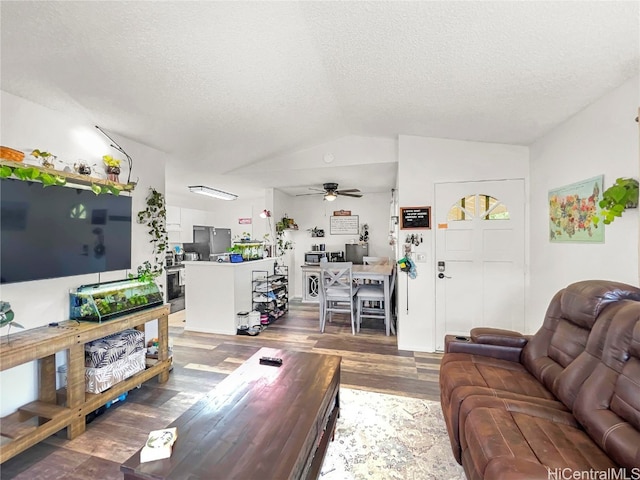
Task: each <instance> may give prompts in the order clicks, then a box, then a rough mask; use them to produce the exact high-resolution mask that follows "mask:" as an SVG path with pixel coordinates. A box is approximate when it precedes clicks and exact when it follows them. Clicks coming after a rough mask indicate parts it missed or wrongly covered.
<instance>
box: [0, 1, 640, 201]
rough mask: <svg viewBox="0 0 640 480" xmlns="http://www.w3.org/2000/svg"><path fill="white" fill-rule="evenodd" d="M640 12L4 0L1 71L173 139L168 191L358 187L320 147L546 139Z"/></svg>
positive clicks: (362, 169) (367, 184)
mask: <svg viewBox="0 0 640 480" xmlns="http://www.w3.org/2000/svg"><path fill="white" fill-rule="evenodd" d="M639 12H640V7H639V3H638V2H616V1H609V2H593V1H584V2H582V1H575V2H541V1H530V2H521V1H512V2H490V1H487V2H480V1H472V2H463V1H460V2H457V1H456V2H453V1H450V2H448V1H443V2H435V1H425V2H395V1H394V2H367V1H364V2H329V1H320V2H313V1H310V2H242V1H238V2H209V1H197V2H183V1H166V2H118V1H110V2H107V1H99V2H93V1H91V2H90V1H86V2H74V1H44V2H30V1H15V2H14V1H2V2H1V4H0V14H1V27H2V31H1V37H0V39H1V67H2V68H1V76H0V80H1V82H2V85H1V86H2V89H3V90H5V91H8V92H9V93H13V94H15V95H18V96H21V97H24V98H27V99H30V100H32V101H35V102H37V103H40V104H42V105H45V106H48V107H51V108H53V109H56V110H59V111H62V112H65V113H67V114H71V115H74V116H78V115H79V116H82V117H84V118H87V119H88V121H90V122H93V123H95V124H97V125H100V126H101V127H103V128H104V129H106V130H107V131H110V132H114V133H117V134H120V135H123V136H125V137H128V138H131V139H133V140H136V141H138V142H141V143H144V144H147V145H149V146H152V147H154V148H156V149H159V150H162V151H165V152H167V153H169V154H170V155H171V157H172V159H173V160H172V162H171V164H170V165H169V166H168V168H167V172H168V175H167V176H168V178H167V188H168V190H169V191H172V190H173V191H176V192H178V191H183V190H184V188H185V186H186V185H187V184H192V183H198V184H201V183H207V184H210V185H212V186H217V187H223V188H226V189H230V190H232V191H233V190H238V189H240V190H242V189H246V190H247V191H249V189H255V188H257V187H272V186H276V187H279V188H284V189H286V188H287V187H296V186H298V187H299V186H305V185H312V184H317V183H322V181H327V179H332V180H333V181H336V182H339V183H341V185H344V186H345V187H346V186H354V185H353V178H352V177H349V176H348V175H349V174H347V173H345V175H346V176H345V177H340V175H341V173H340V171H341V168H342V165H343V162H342V159H340V158H339V156H338V157H336V158H335V163H328V162H323V154H322V152H323V151H326V152H325V153H332V152H330V151H328V149H327V148H322V147H320V148H318V147H317V146H319V145H320V146H322V145H325V144H327V142H329V143H328V144H331V142H336V141H338V140H339V139H341V138H343V137H346V138H358V139H362V138H367V137H378V138H383V139H384V138H387V139H391V140H393V139H396V138H397V136H398V135H400V134H409V135H421V136H434V137H443V138H454V139H465V140H477V141H486V142H499V143H509V144H519V145H528V144H530V143H532V142H534V141H535V140H536V139H537V138H539V137H540V136H542V135H544V134H545V133H547V132H548V131H550V130H551V129H553V128H554V127H556V126H557V125H558V124H559V123H561V122H563V121H564V120H566V119H567V118H568V117H570V116H571V115H573V114H574V113H576V112H577V111H579V110H581V109H582V108H584V107H585V106H587V105H588V104H590V103H591V102H593V101H594V100H595V99H597V98H598V97H600V96H601V95H603V94H604V93H606V92H607V91H609V90H611V89H613V88H615V87H617V86H618V85H620V84H622V83H623V82H624V81H625V80H627V79H628V78H630V77H631V76H633V75H634V74H637V73H638V65H639V53H638V52H639V45H638V38H639ZM313 148H316V149H317V151H315V150H313ZM309 149H311V150H309ZM297 151H311V152H315V154H317V165H314V162H310V164H309V165H307V166H305V169H299V170H300V171H298V172H297V174H296V175H290V176H287V175H284V174H280V175H278V172H280V173H283V171H284V170H286V169H287V167H286V164H283V163H282V162H280V163H278V162H276V163H275V164H274V163H273V162H274V159H275V160H277V159H279V158H285V157H291V158H295V155H294V156H293V157H292V153H293V152H297ZM347 151H349V152H350V153H349V155H350V158H349V159H345V160H348V161H346V162H345V163H347V164H348V165H349V167H348V168H347V169H346V170H344V171H345V172H348V171H349V169H350V170H351V172H350V175H353V174H354V173H353V170H354V168H357V172H358V174H357V175H358V177H360V178H359V179H358V181H359V184H358V185H357V186H359V187H360V188H361V189H363V190H365V191H366V190H367V189H370V190H379V189H380V188H382V187H386V186H389V187H390V186H392V185H393V184H394V183H395V176H394V174H393V168H390V165H389V162H386V163H385V162H383V161H380V160H379V159H378V160H377V161H375V162H370V161H369V159H368V156H367V155H364V154H362V158H357V157H358V156H359V154H358V150H357V149H356V150H353V149H347ZM393 161H394V159H391V163H392V162H393ZM269 162H271V164H273V165H277V167H274V168H276V170H274V169H271V173H272V174H273V175H271V177H270V178H269V176H265V174H264V170H265V169H264V168H261V167H260V165H261V164H262V165H264V164H269ZM354 165H355V166H357V167H354ZM185 166H188V168H185ZM251 166H254V167H255V168H252V167H251ZM319 169H325V170H323V171H322V172H324V173H323V175H318V170H319ZM326 169H330V170H326ZM302 170H308V171H307V172H306V173H305V172H304V171H302ZM252 172H253V173H252ZM261 172H262V173H261ZM390 172H392V175H389V173H390ZM329 177H331V178H329ZM333 177H335V178H333ZM389 177H391V178H389ZM341 178H344V181H342V180H341ZM345 182H346V183H349V185H346V183H345ZM381 185H382V187H381Z"/></svg>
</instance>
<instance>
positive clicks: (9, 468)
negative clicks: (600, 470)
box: [0, 302, 442, 480]
mask: <svg viewBox="0 0 640 480" xmlns="http://www.w3.org/2000/svg"><path fill="white" fill-rule="evenodd" d="M184 314H185V312H184V311H179V312H177V313H175V314H173V315H171V316H170V319H169V323H170V327H169V328H170V335H171V340H172V342H173V358H174V362H173V363H174V368H173V371H172V373H171V375H170V376H169V381H168V382H166V383H164V384H162V385H160V384H158V383H157V382H156V381H155V380H152V381H150V382H147V383H146V384H144V385H142V387H141V388H139V389H135V390H132V391H131V392H130V394H129V396H128V398H127V399H126V400H125V401H124V402H118V403H115V404H114V405H113V406H111V408H109V409H107V410H106V412H105V413H103V414H102V415H100V416H98V417H97V418H96V419H95V420H94V421H93V422H92V423H91V424H89V425H88V426H87V430H86V432H85V433H84V434H82V435H80V436H79V437H77V438H75V439H74V440H67V439H66V435H65V431H64V430H62V431H61V432H59V433H58V434H56V435H54V436H52V437H50V438H49V439H47V440H45V441H43V442H41V443H39V444H38V445H36V446H34V447H32V448H30V449H28V450H26V451H25V452H23V453H22V454H20V455H18V456H16V457H14V458H12V459H11V460H9V461H7V462H5V463H4V464H2V465H1V466H0V478H2V479H3V480H4V479H25V480H34V479H42V480H54V479H60V480H62V479H65V480H66V479H70V480H75V479H78V480H81V479H82V480H84V479H95V480H110V479H122V474H121V473H120V464H121V463H122V462H124V461H125V460H127V459H128V458H129V457H130V456H131V455H132V454H133V453H134V452H135V451H136V450H138V448H140V446H141V445H142V444H143V443H144V441H145V440H146V438H147V434H148V432H149V431H150V430H155V429H159V428H164V427H165V426H166V425H168V424H169V423H171V422H172V421H173V420H174V419H175V418H177V417H178V416H180V414H182V412H184V411H185V410H186V409H187V408H189V407H190V406H191V405H192V404H193V403H195V402H196V401H197V400H198V399H199V398H201V397H202V396H203V395H204V394H205V393H207V392H208V391H210V390H211V389H212V388H213V387H215V386H216V385H217V384H218V383H219V382H220V381H221V380H222V379H223V378H225V377H226V376H227V375H228V374H229V373H231V372H233V371H234V370H235V369H236V368H237V367H238V366H239V365H240V364H242V363H243V362H244V361H245V360H246V359H247V358H249V357H250V356H251V355H253V354H254V353H255V352H256V351H257V350H258V349H260V348H261V347H275V348H287V349H291V350H297V351H307V352H316V353H331V354H337V355H341V356H342V366H341V373H342V375H341V385H342V386H344V387H348V388H354V389H360V390H370V391H376V392H382V393H390V394H394V395H403V396H409V397H416V398H423V399H428V400H433V401H438V400H439V389H438V372H439V368H440V359H441V357H442V355H440V354H428V353H419V352H411V351H403V350H398V348H397V337H395V336H389V337H387V336H386V335H385V334H384V326H383V322H381V321H376V320H367V321H365V322H363V328H362V330H361V332H360V333H359V334H357V335H355V336H353V335H351V323H350V320H349V318H348V317H347V316H346V315H335V316H334V321H333V322H331V323H330V322H327V326H326V329H325V333H320V332H319V331H318V307H317V305H309V304H301V303H299V302H298V303H296V302H292V304H291V309H290V311H289V313H288V314H286V315H284V316H283V317H281V318H280V319H278V320H277V321H276V322H275V323H274V324H272V325H270V326H269V327H268V328H267V329H266V330H264V331H263V332H262V333H260V335H258V336H255V337H250V336H229V335H214V334H204V333H195V332H184V327H183V326H184V322H183V319H184ZM266 401H268V399H267V400H266Z"/></svg>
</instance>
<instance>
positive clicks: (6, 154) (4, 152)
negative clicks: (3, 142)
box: [0, 146, 24, 162]
mask: <svg viewBox="0 0 640 480" xmlns="http://www.w3.org/2000/svg"><path fill="white" fill-rule="evenodd" d="M0 158H2V159H3V160H11V161H12V162H21V161H22V160H24V153H22V152H21V151H20V150H14V149H13V148H9V147H1V146H0Z"/></svg>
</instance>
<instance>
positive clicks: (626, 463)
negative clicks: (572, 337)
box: [573, 302, 640, 468]
mask: <svg viewBox="0 0 640 480" xmlns="http://www.w3.org/2000/svg"><path fill="white" fill-rule="evenodd" d="M573 413H574V415H575V417H576V419H577V420H578V421H579V422H580V423H581V424H582V426H583V427H584V428H585V430H586V431H587V433H588V434H589V435H590V436H591V437H592V438H593V439H594V440H595V442H596V443H597V444H598V445H599V446H600V447H601V448H602V449H603V450H604V451H605V452H607V454H608V455H609V456H610V457H611V458H612V459H613V460H614V461H615V462H617V463H618V464H619V465H621V466H623V467H627V468H633V467H638V466H639V465H640V303H638V302H626V305H624V308H621V309H620V311H619V312H618V314H617V315H616V317H615V318H614V320H613V322H612V324H611V328H610V330H609V333H608V335H607V340H606V342H605V346H604V351H603V355H602V360H601V362H600V363H599V364H598V365H597V367H596V368H595V369H594V370H593V373H592V374H591V375H590V376H589V378H587V379H586V380H585V382H584V383H583V384H582V386H581V387H580V389H579V392H578V394H577V397H576V400H575V403H574V407H573Z"/></svg>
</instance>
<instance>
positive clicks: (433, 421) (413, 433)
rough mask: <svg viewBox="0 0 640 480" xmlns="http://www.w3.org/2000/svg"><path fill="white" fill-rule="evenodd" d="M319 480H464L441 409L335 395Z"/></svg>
mask: <svg viewBox="0 0 640 480" xmlns="http://www.w3.org/2000/svg"><path fill="white" fill-rule="evenodd" d="M320 478H321V479H322V480H351V479H353V480H359V479H367V480H369V479H380V480H388V479H389V480H391V479H398V480H465V479H466V477H465V474H464V470H463V468H462V467H461V466H460V465H459V464H458V463H457V462H456V461H455V459H454V458H453V454H452V453H451V446H450V444H449V437H448V436H447V431H446V427H445V424H444V419H443V418H442V411H441V410H440V404H439V403H437V402H430V401H427V400H420V399H416V398H408V397H399V396H395V395H386V394H382V393H375V392H367V391H362V390H352V389H349V388H341V389H340V418H338V424H337V426H336V432H335V438H334V441H333V442H330V443H329V447H328V449H327V454H326V457H325V460H324V463H323V465H322V470H321V472H320Z"/></svg>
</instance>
